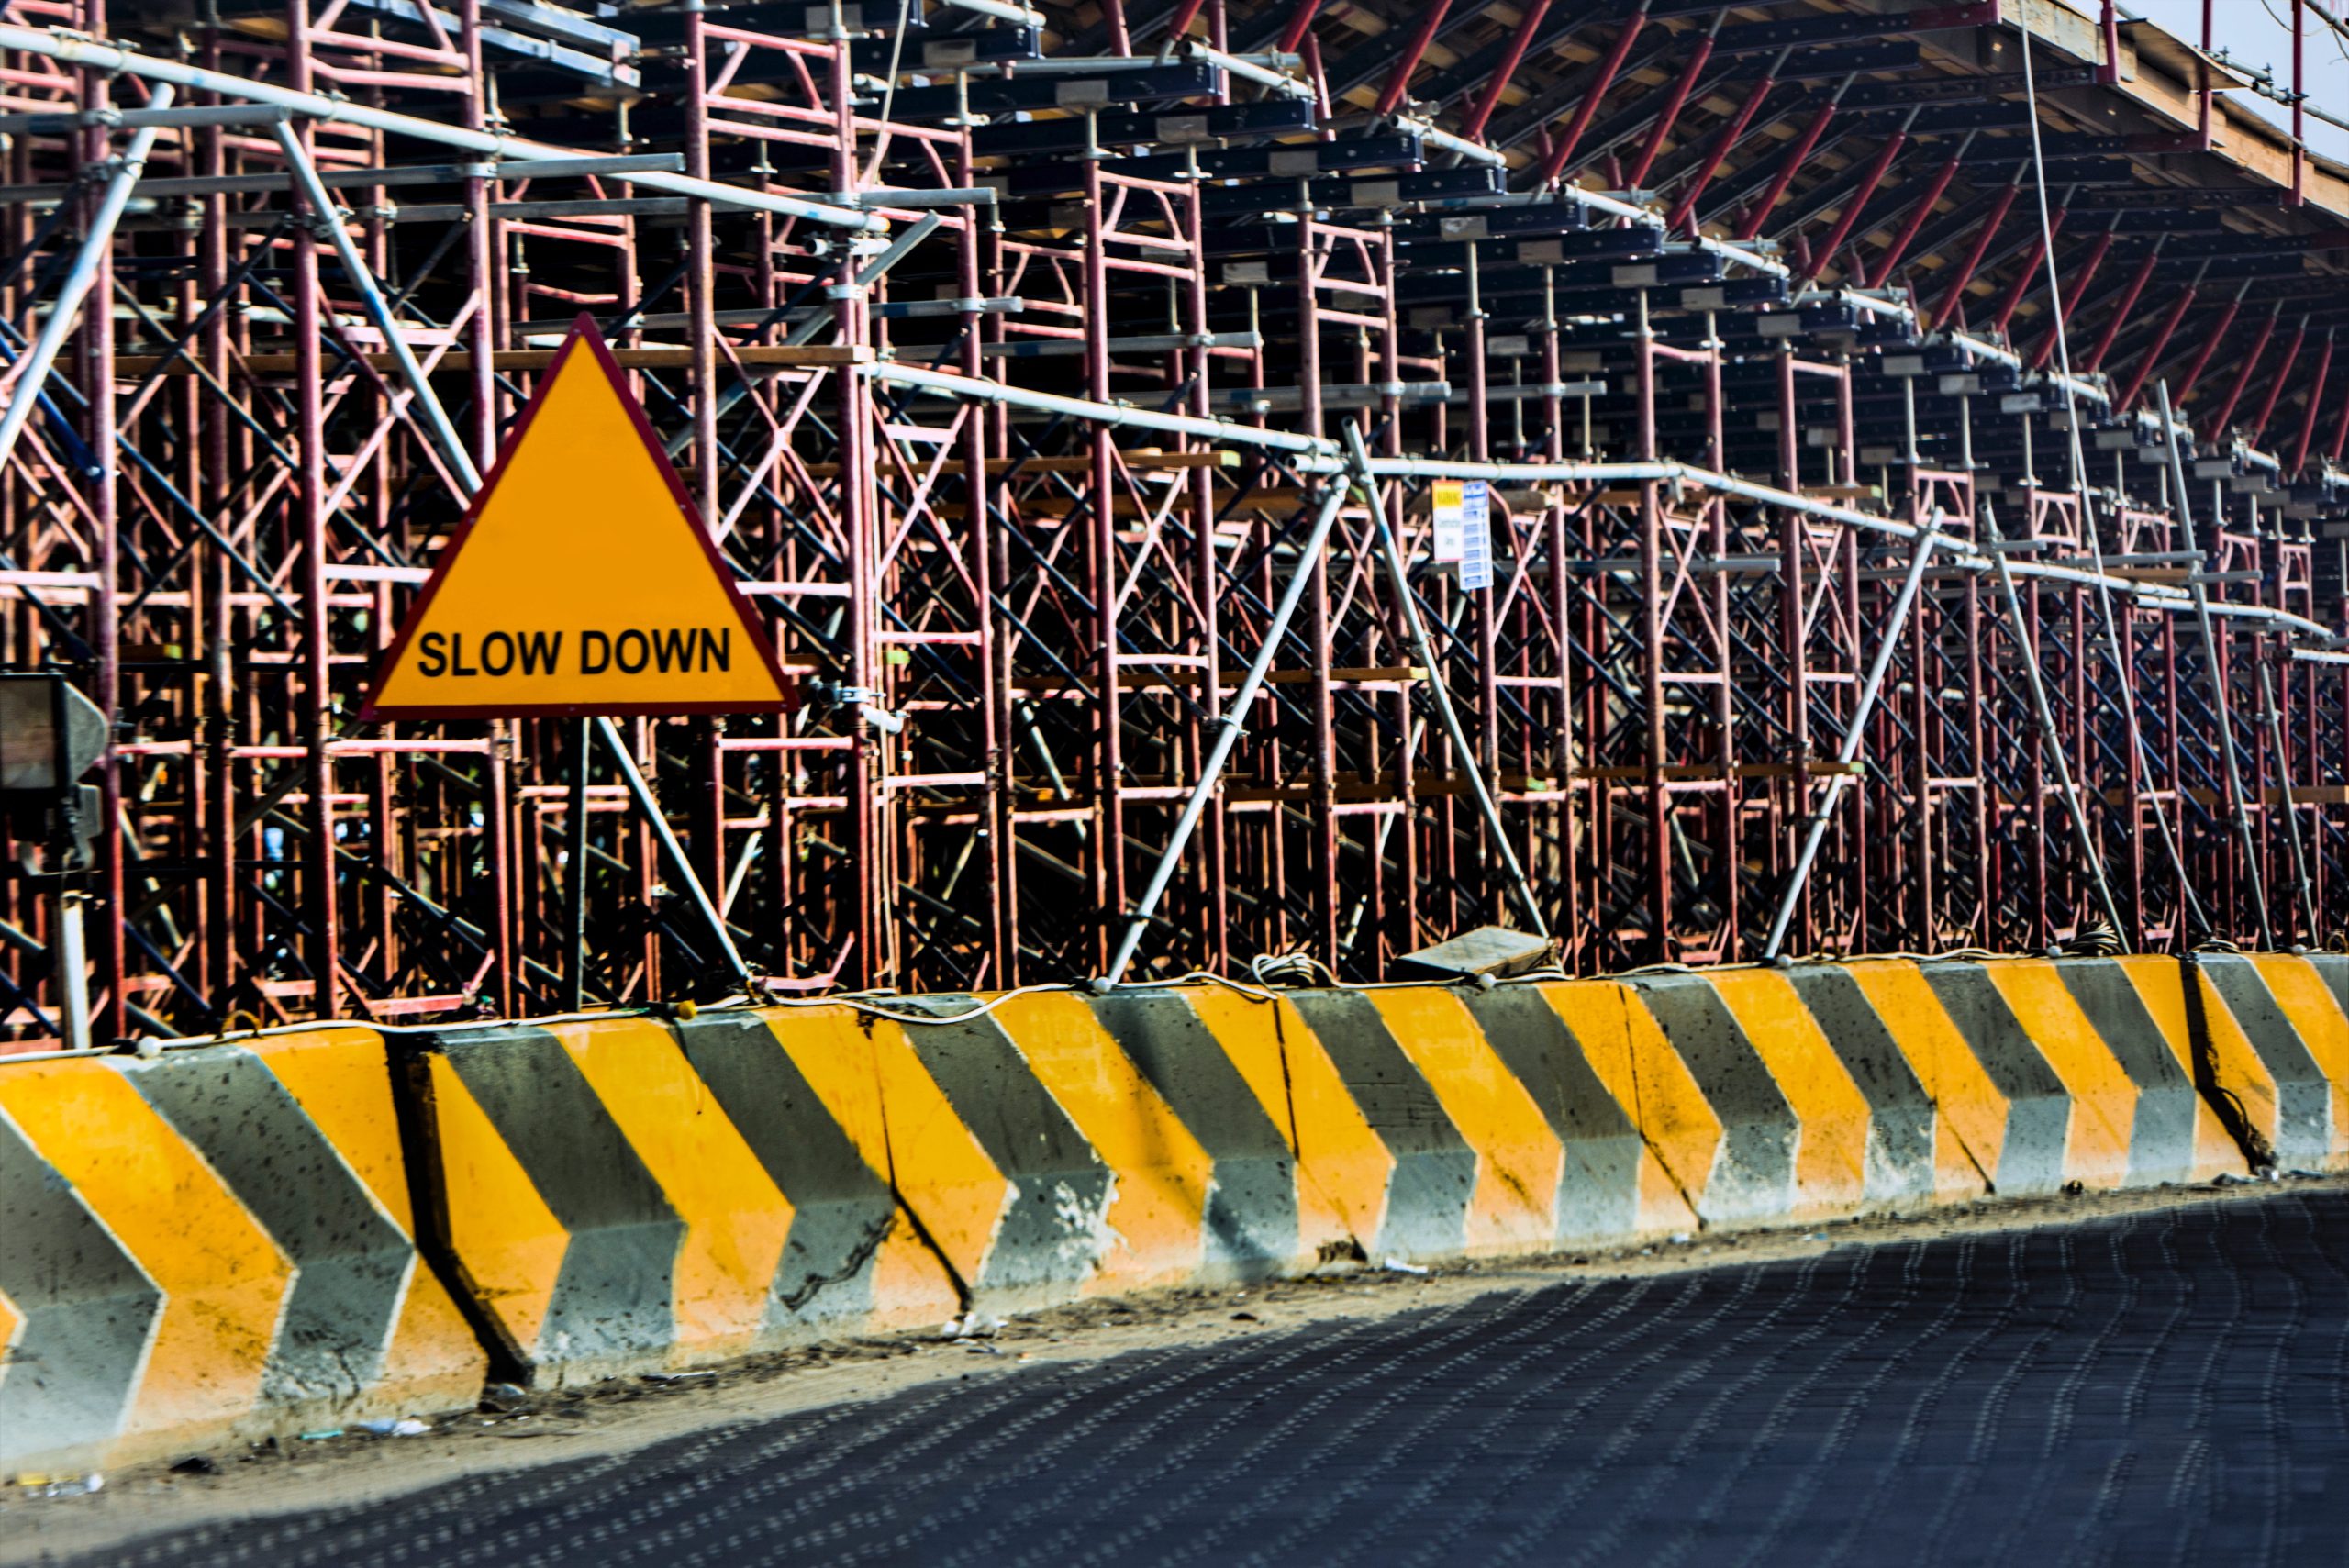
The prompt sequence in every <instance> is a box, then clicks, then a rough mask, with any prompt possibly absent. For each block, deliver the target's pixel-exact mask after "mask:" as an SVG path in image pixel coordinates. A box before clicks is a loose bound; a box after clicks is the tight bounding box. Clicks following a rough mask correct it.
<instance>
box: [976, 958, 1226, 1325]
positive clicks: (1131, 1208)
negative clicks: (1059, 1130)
mask: <svg viewBox="0 0 2349 1568" xmlns="http://www.w3.org/2000/svg"><path fill="white" fill-rule="evenodd" d="M995 1017H996V1022H997V1023H999V1024H1001V1025H1002V1026H1003V1032H1004V1033H1005V1034H1006V1035H1008V1037H1010V1039H1011V1041H1012V1043H1013V1044H1015V1045H1017V1046H1018V1047H1019V1053H1020V1055H1021V1056H1023V1057H1025V1058H1026V1059H1027V1062H1028V1066H1029V1068H1030V1071H1031V1072H1033V1073H1035V1074H1036V1078H1037V1081H1038V1082H1039V1083H1041V1084H1043V1085H1044V1090H1045V1092H1046V1093H1047V1094H1049V1095H1052V1098H1053V1099H1054V1100H1055V1101H1057V1102H1058V1103H1059V1105H1060V1107H1061V1109H1062V1110H1063V1111H1064V1112H1065V1113H1067V1116H1068V1118H1069V1120H1071V1121H1073V1122H1074V1123H1075V1124H1076V1129H1077V1130H1078V1131H1079V1132H1081V1133H1083V1134H1084V1135H1085V1141H1086V1142H1088V1143H1090V1144H1092V1145H1093V1151H1094V1153H1096V1154H1097V1155H1098V1156H1099V1157H1100V1160H1101V1162H1102V1163H1103V1164H1105V1165H1108V1167H1109V1168H1110V1169H1111V1170H1112V1171H1114V1172H1116V1173H1117V1177H1118V1182H1117V1190H1116V1194H1115V1196H1114V1197H1113V1198H1112V1200H1111V1202H1110V1205H1109V1211H1108V1216H1107V1220H1108V1228H1109V1229H1110V1230H1111V1232H1113V1234H1114V1236H1115V1240H1114V1242H1113V1243H1112V1245H1111V1247H1110V1249H1109V1251H1108V1254H1107V1255H1106V1256H1104V1257H1103V1258H1102V1260H1101V1266H1100V1267H1099V1268H1098V1269H1097V1271H1096V1272H1095V1273H1093V1275H1092V1276H1091V1277H1090V1278H1089V1279H1087V1280H1086V1281H1085V1290H1086V1291H1087V1292H1088V1293H1104V1292H1114V1291H1119V1290H1132V1289H1137V1288H1144V1287H1148V1286H1151V1285H1161V1284H1183V1283H1186V1282H1187V1281H1188V1280H1189V1279H1190V1278H1191V1277H1192V1275H1193V1274H1195V1273H1197V1271H1198V1267H1199V1262H1200V1259H1201V1257H1202V1254H1203V1251H1204V1247H1205V1242H1204V1240H1203V1236H1202V1231H1203V1227H1204V1225H1205V1222H1206V1216H1207V1204H1208V1184H1209V1183H1210V1182H1212V1181H1213V1180H1214V1177H1215V1162H1214V1161H1213V1160H1211V1159H1210V1158H1208V1151H1206V1150H1205V1149H1203V1148H1201V1147H1200V1146H1199V1140H1197V1139H1196V1138H1194V1137H1192V1136H1191V1132H1190V1129H1187V1128H1186V1127H1185V1126H1184V1125H1183V1124H1182V1122H1181V1120H1179V1119H1178V1118H1176V1117H1175V1111H1174V1107H1172V1106H1169V1105H1168V1104H1167V1103H1166V1102H1165V1100H1164V1099H1163V1098H1162V1097H1161V1096H1160V1095H1159V1093H1158V1091H1157V1090H1156V1089H1155V1088H1153V1087H1152V1085H1151V1083H1150V1080H1149V1079H1147V1078H1144V1077H1143V1076H1142V1075H1141V1073H1140V1072H1139V1071H1137V1070H1136V1069H1135V1067H1134V1064H1133V1062H1131V1061H1130V1060H1129V1059H1128V1057H1127V1055H1126V1053H1125V1052H1124V1051H1122V1050H1120V1049H1119V1046H1118V1042H1117V1041H1116V1040H1114V1039H1112V1038H1111V1037H1110V1034H1109V1031H1108V1029H1103V1028H1102V1027H1101V1023H1100V1020H1099V1019H1097V1018H1095V1017H1094V1016H1093V1009H1092V1008H1091V1007H1089V1006H1086V1005H1085V999H1084V998H1083V997H1082V996H1078V995H1074V994H1072V993H1069V992H1065V991H1050V992H1035V993H1030V995H1025V996H1019V997H1015V998H1013V999H1012V1000H1011V1001H1009V1002H1007V1003H1006V1004H1005V1005H1004V1006H1001V1007H998V1008H996V1014H995Z"/></svg>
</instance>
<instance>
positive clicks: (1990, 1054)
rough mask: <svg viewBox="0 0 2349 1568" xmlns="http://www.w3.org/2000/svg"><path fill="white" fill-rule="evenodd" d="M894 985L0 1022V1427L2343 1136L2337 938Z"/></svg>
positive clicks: (34, 1454) (1772, 1218)
mask: <svg viewBox="0 0 2349 1568" xmlns="http://www.w3.org/2000/svg"><path fill="white" fill-rule="evenodd" d="M887 1011H888V1012H890V1013H894V1014H897V1015H901V1016H900V1017H896V1018H892V1017H885V1016H881V1015H880V1014H878V1013H876V1012H874V1010H872V1009H870V1008H860V1007H857V1006H851V1005H848V1004H845V1003H841V1004H826V1005H816V1006H788V1007H785V1006H777V1007H771V1008H758V1009H740V1010H718V1011H715V1012H704V1013H702V1014H700V1015H698V1016H696V1017H694V1018H689V1019H685V1020H681V1021H674V1022H672V1021H667V1020H664V1019H662V1018H656V1017H651V1016H646V1015H635V1014H626V1015H622V1014H614V1015H609V1016H596V1017H590V1018H580V1019H566V1020H553V1021H550V1022H548V1023H545V1024H539V1025H530V1024H507V1025H486V1026H466V1027H462V1028H451V1029H433V1030H405V1031H385V1032H378V1031H373V1030H368V1029H321V1030H316V1031H304V1032H297V1033H288V1034H281V1035H273V1036H267V1037H261V1038H256V1039H253V1040H244V1041H239V1042H234V1043H228V1044H214V1045H199V1046H191V1047H185V1048H173V1049H171V1050H168V1051H164V1052H162V1053H161V1056H160V1057H158V1058H155V1059H153V1060H144V1059H139V1058H136V1057H128V1056H113V1057H83V1058H73V1059H46V1060H42V1059H36V1060H29V1061H26V1062H15V1063H11V1062H0V1222H4V1223H0V1337H5V1342H6V1362H5V1365H0V1464H5V1466H6V1467H7V1468H13V1469H33V1468H54V1467H61V1466H66V1465H72V1464H79V1463H83V1462H87V1463H93V1464H95V1463H101V1462H108V1463H114V1462H123V1461H125V1460H126V1459H130V1458H136V1457H141V1456H147V1455H152V1454H158V1453H164V1452H168V1451H173V1450H185V1449H188V1448H192V1447H198V1446H201V1445H203V1444H205V1443H207V1442H212V1441H217V1440H221V1439H223V1438H233V1437H236V1436H239V1435H243V1434H258V1433H260V1432H262V1431H265V1430H282V1429H285V1428H286V1427H288V1426H295V1425H306V1424H322V1423H326V1422H328V1421H330V1420H336V1419H342V1418H351V1417H354V1416H357V1415H360V1414H386V1415H391V1414H409V1413H417V1412H422V1411H429V1410H438V1409H445V1408H451V1407H458V1406H462V1405H463V1404H465V1403H467V1402H468V1401H469V1400H470V1399H471V1398H472V1397H473V1394H474V1392H475V1390H476V1389H477V1388H478V1386H479V1385H480V1382H481V1380H482V1378H483V1376H484V1373H494V1374H495V1375H498V1376H501V1377H509V1378H515V1379H519V1380H522V1381H526V1382H529V1383H531V1384H534V1385H541V1386H545V1385H562V1384H576V1383H581V1382H585V1381H589V1380H593V1379H596V1378H603V1377H610V1376H618V1375H628V1374H633V1373H648V1372H663V1371H673V1370H677V1369H680V1368H685V1367H694V1366H704V1365H709V1364H713V1363H716V1362H724V1361H728V1360H731V1359H733V1358H737V1357H740V1356H742V1355H745V1354H749V1353H753V1352H756V1351H763V1350H769V1349H773V1348H776V1347H779V1346H782V1345H786V1344H791V1343H796V1342H804V1341H807V1340H815V1339H819V1338H825V1337H838V1336H852V1335H862V1334H867V1333H875V1332H886V1331H891V1330H896V1329H909V1328H941V1327H944V1326H946V1325H948V1324H950V1323H952V1322H953V1321H954V1320H956V1319H957V1318H960V1317H961V1316H962V1315H963V1314H965V1313H969V1312H974V1311H975V1312H978V1313H982V1314H999V1313H1008V1312H1013V1311H1029V1310H1035V1309H1038V1308H1041V1307H1050V1306H1053V1305H1056V1304H1059V1303H1064V1302H1070V1301H1075V1300H1079V1299H1082V1298H1085V1297H1086V1296H1097V1295H1102V1294H1116V1293H1127V1292H1133V1291H1139V1290H1148V1289H1156V1288H1163V1287H1169V1286H1197V1285H1214V1284H1233V1283H1241V1282H1246V1281H1250V1280H1256V1279H1262V1278H1268V1277H1275V1276H1282V1275H1295V1274H1300V1273H1308V1272H1311V1271H1313V1270H1315V1269H1319V1268H1324V1267H1330V1266H1333V1265H1335V1266H1351V1265H1355V1264H1360V1263H1368V1264H1371V1265H1374V1266H1376V1265H1381V1264H1384V1263H1385V1262H1388V1261H1395V1262H1408V1263H1412V1264H1426V1263H1432V1262H1445V1261H1451V1260H1457V1259H1468V1258H1480V1257H1482V1258H1491V1257H1531V1256H1538V1255H1541V1254H1543V1253H1547V1252H1553V1251H1560V1250H1564V1249H1574V1248H1581V1247H1590V1246H1610V1245H1622V1244H1627V1243H1641V1242H1645V1241H1649V1240H1654V1239H1657V1238H1660V1237H1664V1236H1669V1235H1675V1234H1681V1233H1687V1232H1692V1231H1695V1230H1697V1229H1699V1228H1716V1229H1718V1228H1735V1227H1749V1226H1765V1225H1774V1224H1807V1223H1812V1222H1815V1221H1817V1220H1819V1219H1821V1218H1829V1217H1834V1216H1843V1215H1851V1214H1856V1213H1861V1212H1865V1211H1868V1210H1885V1209H1910V1208H1923V1207H1932V1206H1935V1205H1947V1204H1954V1203H1965V1202H1970V1201H1973V1200H1975V1199H1977V1198H1980V1197H1983V1196H1985V1195H1994V1196H2012V1195H2035V1194H2046V1193H2053V1192H2057V1191H2061V1190H2065V1189H2067V1188H2099V1187H2101V1188H2112V1187H2143V1186H2153V1185H2158V1184H2164V1183H2180V1182H2189V1181H2191V1182H2202V1181H2209V1180H2210V1179H2211V1178H2212V1177H2214V1176H2217V1175H2220V1174H2223V1173H2237V1174H2240V1173H2244V1172H2245V1171H2246V1170H2248V1169H2249V1165H2250V1162H2248V1161H2247V1160H2246V1158H2245V1152H2244V1151H2245V1149H2246V1148H2248V1149H2249V1150H2250V1151H2251V1152H2252V1153H2253V1155H2254V1157H2255V1159H2256V1160H2257V1161H2258V1162H2267V1161H2269V1160H2273V1161H2275V1162H2279V1163H2282V1164H2285V1165H2287V1166H2288V1167H2292V1168H2309V1169H2328V1170H2337V1169H2343V1168H2349V958H2343V957H2338V956H2334V955H2319V956H2317V957H2314V958H2302V957H2292V956H2288V955H2260V956H2257V957H2241V956H2235V955H2203V956H2200V957H2198V958H2197V959H2195V960H2193V961H2191V962H2187V963H2180V962H2178V961H2176V960H2175V959H2167V958H2119V959H2065V960H2061V961H2050V960H2045V959H1999V960H1984V961H1979V962H1973V961H1967V962H1918V961H1913V960H1907V959H1885V960H1865V961H1859V962H1850V963H1842V964H1811V965H1798V966H1796V967H1794V968H1791V969H1784V970H1780V969H1762V968H1754V967H1740V968H1727V969H1717V970H1709V971H1696V972H1657V973H1642V974H1636V975H1631V976H1626V977H1623V978H1620V979H1596V980H1575V981H1542V982H1531V983H1523V984H1501V985H1497V986H1494V987H1490V988H1478V987H1475V986H1467V985H1462V986H1442V985H1414V986H1402V987H1377V988H1367V989H1306V990H1292V991H1284V992H1281V993H1279V994H1278V995H1271V996H1267V995H1250V994H1244V993H1242V992H1241V991H1239V990H1237V989H1235V988H1229V987H1221V986H1213V985H1205V986H1202V985H1185V986H1167V987H1159V988H1148V987H1135V988H1131V989H1127V990H1121V991H1119V992H1118V993H1116V994H1114V995H1106V996H1095V995H1083V994H1079V993H1075V992H1071V991H1037V992H1029V993H1021V994H1017V995H1009V996H1006V997H1001V998H985V997H953V996H933V997H918V998H893V999H892V1000H891V1001H890V1003H889V1005H888V1008H887ZM917 1019H927V1020H930V1021H916V1020H917ZM444 1281H445V1282H446V1288H444V1284H443V1282H444Z"/></svg>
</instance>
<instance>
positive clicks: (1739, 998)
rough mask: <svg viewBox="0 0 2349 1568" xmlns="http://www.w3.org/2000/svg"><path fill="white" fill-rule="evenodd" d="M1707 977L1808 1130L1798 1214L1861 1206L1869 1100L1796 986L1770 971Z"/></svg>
mask: <svg viewBox="0 0 2349 1568" xmlns="http://www.w3.org/2000/svg"><path fill="white" fill-rule="evenodd" d="M1706 979H1707V980H1708V981H1709V983H1710V984H1711V985H1712V987H1713V991H1714V994H1715V995H1718V996H1720V999H1721V1005H1722V1006H1725V1007H1727V1008H1728V1009H1729V1011H1730V1016H1731V1017H1732V1018H1735V1019H1736V1020H1737V1022H1738V1027H1739V1028H1740V1029H1743V1030H1744V1031H1745V1039H1746V1043H1748V1044H1749V1045H1751V1046H1753V1051H1754V1054H1755V1055H1757V1056H1759V1057H1761V1058H1762V1062H1763V1065H1764V1066H1765V1067H1767V1068H1768V1069H1769V1070H1770V1076H1771V1078H1772V1079H1773V1080H1775V1081H1776V1084H1777V1085H1778V1092H1779V1093H1780V1094H1783V1095H1786V1097H1787V1104H1788V1105H1790V1106H1793V1107H1794V1112H1795V1120H1796V1122H1797V1123H1798V1125H1799V1126H1800V1128H1801V1129H1802V1130H1801V1135H1800V1139H1799V1141H1798V1143H1797V1145H1796V1150H1795V1207H1794V1209H1793V1210H1792V1216H1793V1217H1799V1216H1801V1215H1803V1214H1805V1213H1809V1212H1814V1211H1825V1210H1831V1209H1832V1210H1841V1209H1848V1208H1851V1207H1854V1206H1856V1205H1857V1204H1858V1203H1859V1202H1860V1201H1861V1200H1862V1199H1863V1198H1864V1197H1865V1196H1866V1195H1867V1153H1868V1126H1869V1121H1870V1118H1871V1113H1870V1111H1869V1109H1868V1102H1867V1096H1866V1095H1863V1094H1862V1093H1860V1086H1859V1084H1856V1083H1854V1082H1853V1079H1852V1074H1851V1073H1850V1071H1849V1070H1848V1069H1846V1068H1845V1067H1844V1065H1843V1059H1842V1057H1840V1056H1838V1055H1836V1054H1835V1048H1834V1047H1833V1046H1831V1045H1830V1044H1829V1043H1828V1042H1827V1036H1826V1034H1825V1032H1824V1031H1822V1030H1821V1029H1820V1027H1819V1024H1818V1021H1817V1020H1816V1019H1814V1018H1812V1017H1811V1016H1810V1009H1809V1007H1806V1006H1803V1001H1802V997H1801V995H1799V994H1798V993H1797V992H1796V990H1795V988H1794V983H1793V982H1792V981H1790V980H1788V979H1787V977H1786V976H1785V975H1783V974H1781V973H1777V972H1776V970H1768V969H1724V970H1720V971H1719V972H1717V973H1709V974H1708V975H1707V976H1706Z"/></svg>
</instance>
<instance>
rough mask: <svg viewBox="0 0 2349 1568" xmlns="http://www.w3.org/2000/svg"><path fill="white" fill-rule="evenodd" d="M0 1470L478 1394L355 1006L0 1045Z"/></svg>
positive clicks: (100, 1458)
mask: <svg viewBox="0 0 2349 1568" xmlns="http://www.w3.org/2000/svg"><path fill="white" fill-rule="evenodd" d="M0 1342H5V1344H6V1362H5V1363H0V1470H9V1471H12V1470H22V1469H55V1468H61V1467H81V1466H95V1465H102V1464H117V1463H122V1462H129V1461H134V1460H138V1459H141V1458H148V1457H153V1456H157V1455H161V1454H168V1453H171V1452H173V1451H185V1450H187V1449H188V1448H190V1447H195V1446H201V1445H202V1444H205V1443H207V1442H214V1441H218V1440H225V1439H232V1438H238V1437H257V1436H261V1435H262V1434H265V1433H270V1432H277V1431H285V1430H289V1429H297V1428H304V1427H328V1426H336V1425H340V1424H341V1423H343V1422H346V1421H350V1420H355V1419H361V1418H374V1417H396V1416H401V1415H406V1414H407V1413H408V1412H410V1411H411V1410H415V1409H418V1408H427V1409H443V1408H448V1407H452V1406H456V1405H462V1404H466V1403H469V1402H470V1401H471V1400H472V1399H473V1397H474V1396H475V1395H476V1393H477V1392H478V1390H479V1389H480V1386H481V1382H482V1376H483V1372H484V1364H485V1358H484V1352H483V1350H482V1347H481V1345H480V1344H479V1343H478V1342H477V1340H476V1337H475V1335H474V1334H473V1331H472V1330H471V1329H469V1328H468V1327H467V1325H466V1323H465V1321H464V1319H463V1318H462V1316H461V1315H460V1312H459V1309H458V1307H457V1304H456V1303H455V1302H454V1301H453V1300H452V1299H451V1296H450V1294H449V1292H448V1291H447V1289H445V1288H444V1287H443V1285H442V1284H441V1282H440V1279H439V1278H438V1277H437V1276H436V1275H435V1273H434V1272H433V1270H432V1269H431V1268H430V1267H429V1264H427V1263H426V1262H424V1260H423V1259H422V1258H421V1257H420V1255H419V1252H418V1249H417V1241H416V1230H415V1222H414V1217H413V1215H412V1213H411V1210H410V1197H409V1183H408V1175H407V1172H406V1160H405V1156H404V1153H403V1151H402V1149H401V1146H400V1139H399V1132H398V1118H397V1116H396V1115H395V1106H394V1101H393V1094H392V1079H391V1074H390V1072H389V1069H388V1066H387V1063H386V1062H385V1058H384V1042H383V1039H382V1037H381V1036H379V1035H377V1034H375V1033H374V1032H373V1031H371V1030H365V1029H323V1030H319V1031H317V1032H315V1033H301V1034H287V1035H276V1036H272V1037H268V1038H266V1039H260V1040H251V1041H249V1042H246V1043H242V1044H236V1045H214V1046H205V1047H201V1048H197V1049H192V1050H182V1051H169V1052H166V1053H165V1054H164V1055H162V1056H161V1058H159V1059H157V1060H154V1061H141V1060H139V1058H136V1057H127V1056H114V1057H80V1058H72V1059H63V1060H50V1061H34V1062H23V1063H10V1064H6V1065H5V1066H0Z"/></svg>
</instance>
